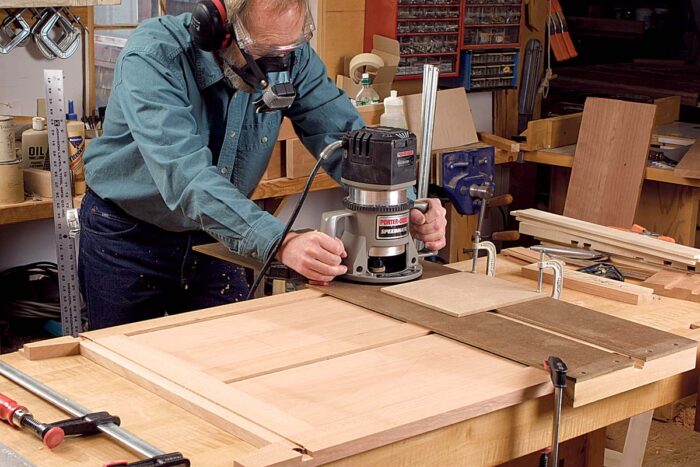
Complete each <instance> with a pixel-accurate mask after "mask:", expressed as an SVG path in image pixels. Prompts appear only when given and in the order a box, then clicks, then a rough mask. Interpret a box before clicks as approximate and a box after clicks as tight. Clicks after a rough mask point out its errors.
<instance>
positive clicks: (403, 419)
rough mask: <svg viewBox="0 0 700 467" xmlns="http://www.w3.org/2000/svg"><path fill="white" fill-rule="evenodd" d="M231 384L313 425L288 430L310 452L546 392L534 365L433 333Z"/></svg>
mask: <svg viewBox="0 0 700 467" xmlns="http://www.w3.org/2000/svg"><path fill="white" fill-rule="evenodd" d="M233 386H235V387H236V389H238V390H241V391H243V392H245V393H248V394H249V395H251V396H253V397H255V398H256V399H259V400H262V401H264V402H265V403H267V404H271V405H274V406H276V407H278V408H279V409H284V410H285V411H286V412H288V413H290V414H291V415H292V416H294V417H297V418H300V419H303V420H305V421H306V422H307V423H309V424H310V425H313V426H315V427H317V429H316V430H314V431H313V432H309V433H301V434H299V435H297V436H295V440H297V441H298V442H299V443H300V444H301V445H302V446H304V448H305V449H306V450H307V452H308V453H309V455H311V456H312V457H313V458H314V460H317V459H319V458H320V456H323V458H324V459H327V458H329V457H330V458H331V459H333V458H335V459H338V458H342V457H346V456H347V455H348V454H350V453H351V452H352V450H353V446H350V445H348V444H347V442H348V440H349V439H361V440H362V446H363V448H362V451H364V450H367V449H372V448H374V447H378V446H381V445H383V444H386V443H387V441H389V442H391V441H397V440H400V439H405V438H407V437H410V436H413V435H416V434H419V433H423V432H426V431H431V430H433V429H437V428H441V427H444V426H447V425H451V424H453V423H456V422H458V421H461V420H465V419H468V418H472V417H474V416H478V415H480V414H483V413H487V412H489V411H491V410H493V409H494V408H496V407H499V406H501V405H502V404H503V402H502V401H504V400H509V401H513V402H514V401H516V400H520V401H523V400H526V399H529V398H531V397H533V396H534V397H537V395H543V394H547V393H550V392H551V383H550V382H549V378H548V376H547V375H546V374H545V373H544V372H542V371H541V370H536V369H532V368H526V367H523V366H521V365H518V364H515V363H513V362H509V361H507V360H504V359H498V358H493V356H492V355H489V354H487V353H484V352H481V351H478V350H475V349H470V348H469V347H465V346H464V345H462V344H460V343H457V342H454V341H452V340H450V339H446V338H444V337H441V336H435V335H433V336H425V337H420V338H417V339H413V340H411V341H407V342H404V343H400V344H393V345H387V346H384V347H380V348H377V349H373V350H370V351H366V352H362V353H359V354H355V355H349V356H345V357H341V358H338V359H335V360H332V361H325V362H319V363H316V364H313V365H308V366H304V367H299V368H296V369H292V370H287V371H283V372H277V373H274V374H270V375H266V376H262V377H259V378H253V379H249V380H246V381H241V382H238V383H235V384H234V385H233ZM467 387H469V390H465V388H467ZM518 391H521V393H520V394H517V392H518ZM507 405H510V403H507ZM489 406H491V407H489Z"/></svg>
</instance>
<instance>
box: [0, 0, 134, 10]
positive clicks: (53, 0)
mask: <svg viewBox="0 0 700 467" xmlns="http://www.w3.org/2000/svg"><path fill="white" fill-rule="evenodd" d="M120 3H121V0H27V1H24V2H21V1H19V0H0V8H40V7H49V6H68V7H86V6H96V5H119V4H120Z"/></svg>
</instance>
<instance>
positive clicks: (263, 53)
mask: <svg viewBox="0 0 700 467" xmlns="http://www.w3.org/2000/svg"><path fill="white" fill-rule="evenodd" d="M233 27H234V31H235V33H236V41H237V43H238V46H239V47H240V48H241V49H244V50H245V51H246V52H248V53H249V54H252V55H257V56H260V57H274V56H280V55H286V54H288V53H289V52H292V51H294V50H296V49H298V48H299V47H302V46H303V45H304V44H306V43H307V42H309V41H310V40H311V38H312V37H313V35H314V31H315V30H316V25H315V24H314V19H313V16H312V15H311V11H309V9H308V8H307V9H306V13H305V15H304V28H303V30H302V33H301V35H300V36H299V38H298V39H297V40H295V41H294V42H292V43H291V44H285V45H280V44H265V43H262V42H259V41H256V40H255V38H254V37H252V35H251V34H250V32H248V30H247V29H246V27H245V26H244V25H243V23H242V22H241V21H234V23H233Z"/></svg>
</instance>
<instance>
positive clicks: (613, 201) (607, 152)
mask: <svg viewBox="0 0 700 467" xmlns="http://www.w3.org/2000/svg"><path fill="white" fill-rule="evenodd" d="M655 112H656V106H654V105H651V104H638V103H633V102H623V101H616V100H611V99H598V98H588V99H587V100H586V105H585V107H584V111H583V118H582V121H581V129H580V132H579V138H578V143H577V145H576V155H575V157H574V165H573V169H572V173H571V183H570V184H569V192H568V194H567V197H566V205H565V207H564V215H566V216H569V217H574V218H577V219H581V220H585V221H589V222H594V223H596V224H601V225H618V226H620V227H626V228H629V227H631V226H632V224H633V222H634V214H635V212H636V210H637V203H638V202H639V195H640V193H641V189H642V180H643V179H644V169H645V167H646V160H647V154H648V151H649V142H650V140H651V131H652V128H653V126H654V115H655Z"/></svg>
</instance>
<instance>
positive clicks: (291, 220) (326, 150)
mask: <svg viewBox="0 0 700 467" xmlns="http://www.w3.org/2000/svg"><path fill="white" fill-rule="evenodd" d="M341 147H343V141H336V142H334V143H331V144H329V145H328V146H326V147H325V148H324V149H323V151H321V154H320V155H319V156H318V160H317V161H316V165H314V168H313V170H312V171H311V174H310V175H309V179H308V180H307V181H306V186H305V187H304V191H302V193H301V197H300V198H299V201H297V204H296V206H294V211H293V212H292V215H291V217H290V218H289V220H288V221H287V224H286V225H285V226H284V230H283V231H282V236H281V237H280V239H279V240H278V241H277V243H276V244H275V246H274V247H273V248H272V251H270V254H269V255H268V257H267V259H266V260H265V263H263V266H262V268H261V269H260V272H259V273H258V276H257V277H256V278H255V280H254V281H253V285H251V286H250V290H248V295H247V296H246V300H250V299H251V298H253V297H254V296H255V291H256V290H258V287H259V286H260V283H261V282H262V280H263V278H264V277H265V274H267V271H268V270H269V269H270V266H271V265H272V262H273V261H274V260H275V256H277V253H278V252H279V249H280V247H281V246H282V242H284V239H285V237H286V236H287V234H288V233H289V231H290V230H292V226H293V225H294V222H295V221H296V220H297V216H298V215H299V211H301V207H302V206H303V205H304V201H305V200H306V196H307V195H308V194H309V191H310V190H311V184H312V183H313V182H314V178H316V174H317V173H318V171H319V170H320V169H321V164H322V163H323V161H324V160H326V159H327V158H328V156H330V155H331V154H332V153H333V152H335V151H336V150H337V149H340V148H341Z"/></svg>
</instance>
